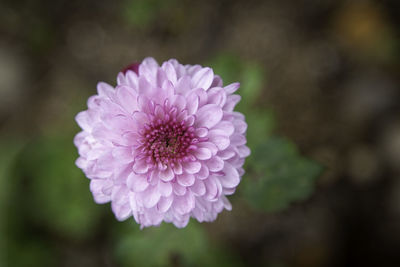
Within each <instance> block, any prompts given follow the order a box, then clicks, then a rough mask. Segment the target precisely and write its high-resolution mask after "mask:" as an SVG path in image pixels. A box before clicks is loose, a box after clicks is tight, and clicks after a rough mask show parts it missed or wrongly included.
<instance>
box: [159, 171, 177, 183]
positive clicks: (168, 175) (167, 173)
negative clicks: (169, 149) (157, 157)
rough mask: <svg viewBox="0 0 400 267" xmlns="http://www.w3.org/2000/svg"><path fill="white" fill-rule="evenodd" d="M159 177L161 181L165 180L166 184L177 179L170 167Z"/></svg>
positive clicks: (161, 172)
mask: <svg viewBox="0 0 400 267" xmlns="http://www.w3.org/2000/svg"><path fill="white" fill-rule="evenodd" d="M159 175H160V179H161V180H163V181H164V182H168V181H171V180H172V179H174V177H175V174H174V172H173V171H172V169H171V167H168V168H166V169H165V170H162V171H160V172H159Z"/></svg>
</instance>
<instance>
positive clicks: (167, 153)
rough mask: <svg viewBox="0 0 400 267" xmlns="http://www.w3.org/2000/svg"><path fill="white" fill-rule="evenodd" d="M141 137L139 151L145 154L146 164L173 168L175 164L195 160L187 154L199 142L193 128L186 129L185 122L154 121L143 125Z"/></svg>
mask: <svg viewBox="0 0 400 267" xmlns="http://www.w3.org/2000/svg"><path fill="white" fill-rule="evenodd" d="M142 136H143V138H144V142H143V145H142V148H141V151H142V152H144V153H145V154H146V156H147V159H146V160H147V162H148V163H151V162H153V163H162V164H165V165H170V166H173V165H175V163H176V162H179V163H181V162H186V161H192V160H195V158H194V157H193V156H192V155H191V154H190V153H189V152H190V151H191V150H194V149H196V148H197V147H196V146H195V144H196V143H198V142H199V140H198V138H196V135H195V133H194V127H187V126H186V124H185V121H182V122H177V121H176V119H170V120H166V121H162V120H160V119H159V120H156V121H154V122H152V123H149V124H146V125H145V130H144V131H143V132H142Z"/></svg>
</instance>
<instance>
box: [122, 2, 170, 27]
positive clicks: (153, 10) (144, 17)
mask: <svg viewBox="0 0 400 267" xmlns="http://www.w3.org/2000/svg"><path fill="white" fill-rule="evenodd" d="M168 4H171V3H170V2H168V3H166V1H162V0H136V1H126V2H125V4H124V5H123V11H122V15H123V17H124V18H125V20H126V21H127V22H128V23H130V24H132V25H134V26H138V27H146V26H147V25H149V24H150V23H152V22H154V21H155V20H156V19H157V15H158V13H159V11H160V9H162V8H163V7H165V6H167V5H168Z"/></svg>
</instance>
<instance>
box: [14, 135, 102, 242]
mask: <svg viewBox="0 0 400 267" xmlns="http://www.w3.org/2000/svg"><path fill="white" fill-rule="evenodd" d="M71 142H72V138H71V137H56V138H46V139H44V138H43V139H38V140H34V141H32V142H31V143H30V144H28V145H27V146H26V147H25V148H24V150H23V151H22V153H21V154H20V157H19V159H18V162H17V166H16V169H17V171H18V176H19V178H20V179H21V182H22V183H24V184H25V185H26V186H27V187H28V188H29V190H27V191H28V192H26V194H25V198H28V200H29V203H30V204H31V205H32V206H34V207H40V208H37V209H28V210H27V212H28V214H29V215H30V216H31V217H32V219H33V220H35V221H36V222H38V223H41V224H44V225H47V226H48V227H49V228H50V229H52V230H53V231H55V232H58V233H59V234H64V235H66V236H68V237H70V238H73V239H84V238H87V237H88V236H90V235H91V234H92V233H93V227H94V226H95V225H96V221H98V220H99V215H100V211H101V209H100V208H99V207H98V206H97V205H96V204H95V203H93V200H92V198H91V194H90V191H89V190H88V185H89V182H88V180H86V179H85V177H84V175H83V174H82V171H81V170H79V169H78V168H77V167H76V166H75V165H74V161H75V159H76V158H77V152H76V148H75V147H74V146H72V145H71ZM24 201H26V199H25V200H24Z"/></svg>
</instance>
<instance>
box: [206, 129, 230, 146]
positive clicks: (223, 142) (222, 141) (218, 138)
mask: <svg viewBox="0 0 400 267" xmlns="http://www.w3.org/2000/svg"><path fill="white" fill-rule="evenodd" d="M208 138H209V141H210V142H212V143H214V144H215V145H216V146H217V147H218V149H219V150H224V149H226V148H227V147H228V146H229V144H230V140H229V137H228V136H226V135H220V134H218V133H215V132H209V133H208Z"/></svg>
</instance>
